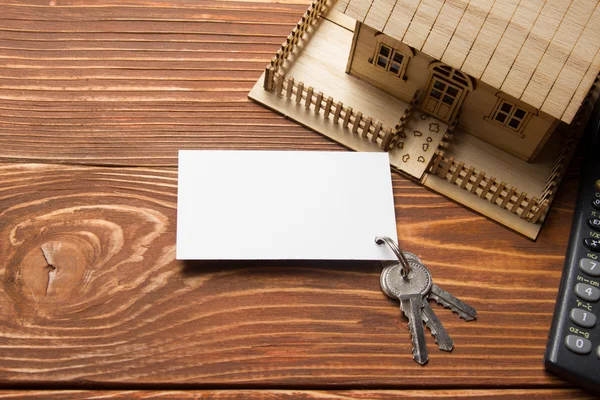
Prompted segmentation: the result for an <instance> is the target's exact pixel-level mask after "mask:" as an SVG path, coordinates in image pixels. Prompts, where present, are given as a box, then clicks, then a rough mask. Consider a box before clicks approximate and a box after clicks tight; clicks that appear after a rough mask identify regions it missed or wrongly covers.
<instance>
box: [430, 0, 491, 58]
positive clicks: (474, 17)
mask: <svg viewBox="0 0 600 400" xmlns="http://www.w3.org/2000/svg"><path fill="white" fill-rule="evenodd" d="M493 4H494V0H471V1H470V2H469V5H468V6H467V9H466V10H465V13H464V14H463V16H462V18H461V20H460V22H459V24H458V27H457V28H456V31H455V32H454V35H453V36H452V39H451V40H450V43H448V47H447V48H446V50H445V51H444V54H443V55H442V58H441V60H442V61H443V62H445V63H446V64H448V65H451V66H453V67H454V68H458V69H460V67H462V65H463V63H464V61H465V58H467V55H468V54H469V50H470V49H471V46H472V45H473V42H474V41H475V38H477V34H478V33H479V30H480V29H481V26H482V25H483V23H484V22H485V19H486V17H487V15H488V13H489V11H490V9H491V8H492V5H493Z"/></svg>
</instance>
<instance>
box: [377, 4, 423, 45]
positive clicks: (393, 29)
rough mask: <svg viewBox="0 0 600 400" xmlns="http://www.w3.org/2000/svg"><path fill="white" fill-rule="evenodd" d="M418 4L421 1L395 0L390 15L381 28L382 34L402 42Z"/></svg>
mask: <svg viewBox="0 0 600 400" xmlns="http://www.w3.org/2000/svg"><path fill="white" fill-rule="evenodd" d="M420 2H421V0H396V4H395V5H394V8H393V10H392V13H391V14H390V17H389V18H388V20H387V22H386V24H385V26H384V27H383V33H385V34H387V35H390V36H391V37H393V38H395V39H398V40H402V38H403V37H404V34H405V33H406V30H407V29H408V26H409V25H410V22H411V21H412V20H413V17H414V15H415V12H416V11H417V7H419V3H420Z"/></svg>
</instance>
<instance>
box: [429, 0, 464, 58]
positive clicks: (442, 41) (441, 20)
mask: <svg viewBox="0 0 600 400" xmlns="http://www.w3.org/2000/svg"><path fill="white" fill-rule="evenodd" d="M468 4H469V0H446V2H445V3H444V5H443V6H442V9H441V10H440V14H439V16H438V18H437V19H436V21H435V24H434V25H433V28H431V32H430V33H429V37H428V38H427V41H426V42H425V45H424V46H423V52H425V53H426V54H429V55H430V56H431V57H433V58H436V59H438V60H439V59H441V58H442V55H443V54H444V51H445V50H446V47H447V46H448V43H449V42H450V39H452V35H453V34H454V31H455V30H456V28H457V26H458V23H459V21H460V20H461V18H462V16H463V14H464V12H465V10H466V8H467V5H468Z"/></svg>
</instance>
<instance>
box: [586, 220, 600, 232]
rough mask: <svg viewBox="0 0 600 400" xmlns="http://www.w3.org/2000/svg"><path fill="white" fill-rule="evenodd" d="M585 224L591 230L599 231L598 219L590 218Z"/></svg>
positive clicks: (599, 222) (599, 223) (599, 221)
mask: <svg viewBox="0 0 600 400" xmlns="http://www.w3.org/2000/svg"><path fill="white" fill-rule="evenodd" d="M587 224H588V226H589V227H590V228H592V229H593V230H595V231H600V219H598V218H590V219H588V220H587Z"/></svg>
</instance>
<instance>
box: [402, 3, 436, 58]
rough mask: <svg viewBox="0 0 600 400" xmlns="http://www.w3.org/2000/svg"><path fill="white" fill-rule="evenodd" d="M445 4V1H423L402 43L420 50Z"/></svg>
mask: <svg viewBox="0 0 600 400" xmlns="http://www.w3.org/2000/svg"><path fill="white" fill-rule="evenodd" d="M443 4H444V0H421V3H420V4H419V7H418V8H417V11H416V12H415V15H414V17H413V20H412V21H411V23H410V25H409V27H408V30H407V31H406V34H405V35H404V37H403V38H402V42H404V43H405V44H407V45H409V46H412V47H414V48H416V49H419V50H420V49H421V48H422V47H423V45H424V44H425V40H427V36H429V32H430V31H431V27H432V26H433V24H434V23H435V21H436V19H437V17H438V14H439V12H440V9H441V8H442V5H443Z"/></svg>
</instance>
